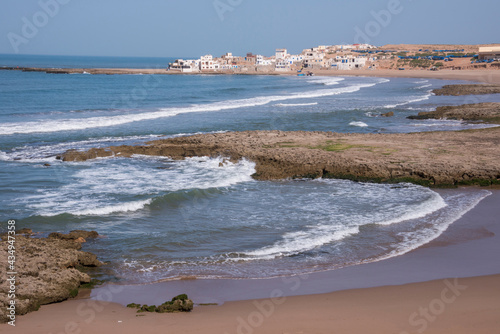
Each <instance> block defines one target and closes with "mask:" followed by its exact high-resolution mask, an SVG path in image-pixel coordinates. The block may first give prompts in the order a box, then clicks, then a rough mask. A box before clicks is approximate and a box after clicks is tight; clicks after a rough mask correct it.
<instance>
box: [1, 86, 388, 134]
mask: <svg viewBox="0 0 500 334" xmlns="http://www.w3.org/2000/svg"><path fill="white" fill-rule="evenodd" d="M380 82H381V81H377V82H374V83H364V84H355V85H352V86H347V87H341V88H333V89H319V90H314V91H308V92H303V93H294V94H290V95H274V96H260V97H254V98H248V99H240V100H228V101H221V102H215V103H211V104H205V105H193V106H191V107H184V108H163V109H159V110H157V111H152V112H145V113H136V114H123V115H117V116H102V117H89V118H76V119H60V120H41V121H36V122H23V123H4V124H2V125H0V135H11V134H21V133H37V132H41V133H46V132H59V131H73V130H84V129H91V128H100V127H110V126H117V125H123V124H128V123H133V122H139V121H146V120H154V119H160V118H166V117H172V116H176V115H179V114H185V113H194V112H214V111H221V110H229V109H238V108H249V107H255V106H262V105H266V104H268V103H271V102H277V101H286V100H296V99H310V98H318V97H325V96H333V95H340V94H348V93H354V92H357V91H359V90H360V89H362V88H368V87H373V86H375V85H377V84H378V83H380Z"/></svg>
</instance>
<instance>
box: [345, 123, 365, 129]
mask: <svg viewBox="0 0 500 334" xmlns="http://www.w3.org/2000/svg"><path fill="white" fill-rule="evenodd" d="M349 125H351V126H358V127H361V128H366V127H367V126H368V124H366V123H364V122H351V123H349Z"/></svg>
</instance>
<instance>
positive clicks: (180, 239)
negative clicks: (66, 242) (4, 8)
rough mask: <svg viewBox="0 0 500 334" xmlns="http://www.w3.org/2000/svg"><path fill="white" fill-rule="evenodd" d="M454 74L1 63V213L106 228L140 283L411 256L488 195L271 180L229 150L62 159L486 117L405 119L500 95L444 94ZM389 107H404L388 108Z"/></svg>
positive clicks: (150, 63) (110, 245)
mask: <svg viewBox="0 0 500 334" xmlns="http://www.w3.org/2000/svg"><path fill="white" fill-rule="evenodd" d="M16 61H17V62H19V63H22V65H20V66H51V67H113V66H110V64H115V65H116V66H114V67H137V68H141V67H154V66H157V65H161V61H162V59H137V58H136V59H127V58H125V59H121V58H117V59H112V58H111V59H110V58H106V59H103V58H85V59H82V58H78V57H73V58H72V57H64V58H58V57H35V56H23V57H20V58H15V57H14V56H8V57H7V56H0V67H1V66H14V65H13V63H15V62H16ZM167 62H168V60H167ZM59 63H64V66H57V64H59ZM40 64H48V65H40ZM125 64H128V65H125ZM16 66H17V65H16ZM449 83H450V82H449V81H447V82H444V81H440V80H425V79H403V78H397V79H396V78H387V79H386V78H364V77H343V78H333V77H312V78H304V77H276V76H209V75H199V76H158V75H157V76H150V75H123V76H107V75H85V74H75V75H54V74H45V73H32V72H27V73H23V72H18V71H0V203H1V207H0V217H1V220H2V221H6V220H8V219H17V220H18V226H19V227H29V228H33V229H34V230H36V231H42V232H49V231H61V232H65V231H69V230H73V229H93V230H97V231H98V232H99V233H100V234H101V235H103V236H105V237H104V238H101V239H98V240H96V241H90V242H88V243H87V244H86V245H85V249H86V250H88V251H92V252H95V253H97V254H98V255H99V257H100V258H101V259H103V260H106V261H109V262H110V264H109V265H107V267H106V269H107V270H108V271H109V272H112V273H113V275H115V276H116V277H118V278H119V279H121V280H123V281H127V282H151V281H157V280H162V279H172V278H177V277H183V276H196V277H234V278H242V277H252V278H257V277H271V276H278V275H287V274H291V273H300V272H312V271H320V270H327V269H333V268H338V267H342V266H348V265H354V264H358V263H363V262H370V261H376V260H380V259H383V258H388V257H392V256H396V255H398V254H402V253H405V252H407V251H409V250H411V249H414V248H415V247H418V246H420V245H422V244H424V243H426V242H428V241H429V240H432V239H433V238H435V237H437V236H438V235H439V234H441V233H442V232H443V231H444V230H445V229H446V228H447V226H449V224H451V223H453V221H455V220H456V219H457V218H458V217H460V215H462V214H463V213H465V212H466V211H468V210H469V209H470V208H472V207H473V206H474V205H475V204H477V203H478V202H479V201H480V200H481V199H482V198H484V197H485V196H487V195H488V194H489V192H487V191H482V190H477V191H467V192H463V191H460V190H457V191H449V192H444V193H441V194H438V193H436V192H434V191H432V190H429V189H426V188H422V187H419V186H414V185H409V184H401V185H375V184H364V183H354V182H350V181H340V180H295V181H292V180H284V181H276V182H257V181H254V180H253V179H252V178H251V175H252V174H253V173H254V172H255V169H254V164H253V163H252V162H251V161H246V160H242V161H240V162H238V163H234V164H233V163H225V165H224V167H219V163H220V162H223V161H224V157H220V158H216V159H209V158H203V157H201V158H192V159H187V160H185V161H172V160H170V159H168V158H166V157H144V156H135V157H133V158H131V159H123V158H108V159H98V160H94V161H87V162H83V163H63V162H61V161H59V160H56V158H55V157H56V155H58V154H60V153H63V152H65V151H66V150H68V149H82V150H83V149H87V148H91V147H105V146H109V145H116V144H134V143H144V142H146V141H149V140H152V139H157V138H165V137H172V136H183V135H188V134H194V133H217V132H223V131H242V130H304V131H316V130H320V131H336V132H358V133H396V132H414V131H434V130H457V129H468V128H480V127H484V126H485V125H481V124H469V123H463V122H459V121H437V120H426V121H416V120H408V119H406V117H407V116H409V115H413V114H416V113H418V112H419V111H425V110H432V109H433V108H435V107H436V106H440V105H459V104H463V103H472V102H486V101H495V100H498V97H497V96H488V95H485V96H480V97H474V101H471V100H470V98H467V99H464V98H463V97H437V96H434V95H432V94H431V93H430V91H431V90H432V89H433V88H437V87H440V86H442V85H443V84H449ZM451 83H453V82H451ZM388 111H394V112H395V113H396V115H395V117H391V118H385V117H379V116H378V115H379V114H381V113H385V112H388ZM45 164H50V167H47V166H44V165H45ZM2 228H4V226H2Z"/></svg>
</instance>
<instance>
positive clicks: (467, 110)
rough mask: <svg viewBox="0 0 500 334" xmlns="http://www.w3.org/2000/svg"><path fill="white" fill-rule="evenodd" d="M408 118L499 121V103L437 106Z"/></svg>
mask: <svg viewBox="0 0 500 334" xmlns="http://www.w3.org/2000/svg"><path fill="white" fill-rule="evenodd" d="M408 118H409V119H455V120H464V121H485V122H491V123H500V103H478V104H465V105H461V106H448V107H438V108H437V109H436V110H434V111H424V112H420V113H418V115H417V116H408Z"/></svg>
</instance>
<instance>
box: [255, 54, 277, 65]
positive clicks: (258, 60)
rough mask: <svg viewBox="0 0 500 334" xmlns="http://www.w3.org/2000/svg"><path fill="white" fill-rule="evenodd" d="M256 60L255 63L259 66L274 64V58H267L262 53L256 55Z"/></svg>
mask: <svg viewBox="0 0 500 334" xmlns="http://www.w3.org/2000/svg"><path fill="white" fill-rule="evenodd" d="M255 57H256V62H255V64H256V65H258V66H269V65H272V64H273V60H271V59H269V58H266V57H264V56H262V55H256V56H255Z"/></svg>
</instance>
